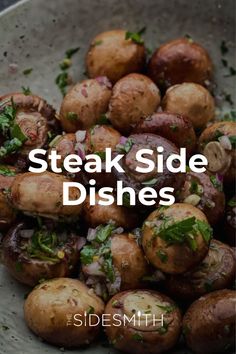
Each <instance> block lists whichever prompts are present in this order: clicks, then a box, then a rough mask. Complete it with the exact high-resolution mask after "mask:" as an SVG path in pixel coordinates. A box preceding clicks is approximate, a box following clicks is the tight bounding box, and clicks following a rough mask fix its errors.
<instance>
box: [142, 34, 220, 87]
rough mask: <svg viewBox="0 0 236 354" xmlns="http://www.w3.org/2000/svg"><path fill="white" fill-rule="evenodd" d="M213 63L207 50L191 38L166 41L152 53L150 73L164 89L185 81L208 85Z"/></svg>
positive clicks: (149, 65)
mask: <svg viewBox="0 0 236 354" xmlns="http://www.w3.org/2000/svg"><path fill="white" fill-rule="evenodd" d="M212 71H213V65H212V61H211V59H210V57H209V55H208V53H207V51H206V50H205V49H204V48H203V47H202V46H201V45H200V44H198V43H196V42H194V41H193V40H192V39H189V38H179V39H175V40H172V41H170V42H167V43H164V44H163V45H161V46H160V48H158V49H157V50H156V51H155V52H154V53H153V55H152V57H151V59H150V61H149V64H148V75H149V76H150V77H151V79H152V80H153V81H154V82H155V83H156V84H157V85H158V86H160V87H162V88H163V89H165V88H168V87H169V86H172V85H175V84H181V83H183V82H195V83H198V84H201V85H206V84H207V83H208V82H209V80H211V78H212Z"/></svg>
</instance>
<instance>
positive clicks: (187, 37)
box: [184, 34, 193, 43]
mask: <svg viewBox="0 0 236 354" xmlns="http://www.w3.org/2000/svg"><path fill="white" fill-rule="evenodd" d="M184 37H185V38H186V39H187V40H188V41H189V43H193V39H192V37H191V36H190V34H185V36H184Z"/></svg>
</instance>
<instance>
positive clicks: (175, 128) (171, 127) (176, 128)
mask: <svg viewBox="0 0 236 354" xmlns="http://www.w3.org/2000/svg"><path fill="white" fill-rule="evenodd" d="M170 129H171V130H172V131H173V132H177V131H178V125H176V124H172V125H170Z"/></svg>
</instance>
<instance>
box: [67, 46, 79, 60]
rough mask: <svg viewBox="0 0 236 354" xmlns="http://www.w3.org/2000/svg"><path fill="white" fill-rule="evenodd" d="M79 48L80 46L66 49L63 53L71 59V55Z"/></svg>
mask: <svg viewBox="0 0 236 354" xmlns="http://www.w3.org/2000/svg"><path fill="white" fill-rule="evenodd" d="M79 50H80V47H76V48H71V49H67V51H66V53H65V55H66V58H67V59H71V58H72V57H73V55H75V53H77V52H78V51H79Z"/></svg>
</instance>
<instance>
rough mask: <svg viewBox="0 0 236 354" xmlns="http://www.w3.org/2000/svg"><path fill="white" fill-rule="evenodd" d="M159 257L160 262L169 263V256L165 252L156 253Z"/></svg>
mask: <svg viewBox="0 0 236 354" xmlns="http://www.w3.org/2000/svg"><path fill="white" fill-rule="evenodd" d="M156 255H157V257H159V258H160V260H161V261H162V263H166V262H167V261H168V255H167V253H166V252H165V251H163V250H158V251H157V253H156Z"/></svg>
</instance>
